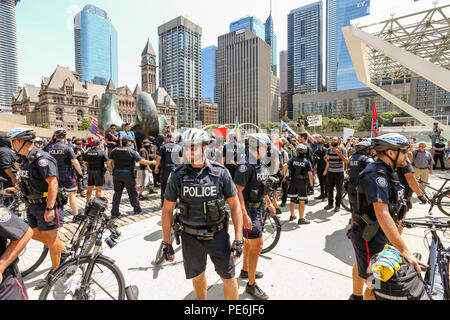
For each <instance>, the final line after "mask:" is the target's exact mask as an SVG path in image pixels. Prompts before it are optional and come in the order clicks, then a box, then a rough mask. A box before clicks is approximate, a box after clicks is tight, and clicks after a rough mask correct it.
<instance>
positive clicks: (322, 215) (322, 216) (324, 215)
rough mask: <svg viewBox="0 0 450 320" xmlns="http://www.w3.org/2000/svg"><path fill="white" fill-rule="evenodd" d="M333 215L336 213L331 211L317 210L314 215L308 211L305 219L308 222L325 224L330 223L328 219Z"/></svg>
mask: <svg viewBox="0 0 450 320" xmlns="http://www.w3.org/2000/svg"><path fill="white" fill-rule="evenodd" d="M341 210H342V209H341ZM335 214H336V212H334V211H333V210H329V211H326V210H319V211H316V212H314V213H313V212H312V211H309V212H307V213H306V214H305V218H306V219H308V220H310V221H314V222H315V223H325V222H329V221H331V219H330V218H331V217H332V216H334V215H335Z"/></svg>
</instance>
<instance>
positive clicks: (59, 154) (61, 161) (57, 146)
mask: <svg viewBox="0 0 450 320" xmlns="http://www.w3.org/2000/svg"><path fill="white" fill-rule="evenodd" d="M47 152H48V153H49V154H50V155H52V156H53V157H54V158H55V159H56V161H57V163H58V167H59V168H61V169H67V168H68V167H71V166H72V164H71V160H73V159H77V157H76V155H75V152H74V151H73V149H72V148H71V147H70V146H69V145H68V144H66V143H65V142H64V141H57V142H55V143H52V144H51V146H50V147H49V148H47Z"/></svg>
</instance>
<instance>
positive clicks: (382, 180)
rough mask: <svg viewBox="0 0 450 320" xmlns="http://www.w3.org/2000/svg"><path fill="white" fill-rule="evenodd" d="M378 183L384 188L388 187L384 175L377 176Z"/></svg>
mask: <svg viewBox="0 0 450 320" xmlns="http://www.w3.org/2000/svg"><path fill="white" fill-rule="evenodd" d="M377 185H379V186H380V187H382V188H386V187H387V181H386V178H383V177H379V178H377Z"/></svg>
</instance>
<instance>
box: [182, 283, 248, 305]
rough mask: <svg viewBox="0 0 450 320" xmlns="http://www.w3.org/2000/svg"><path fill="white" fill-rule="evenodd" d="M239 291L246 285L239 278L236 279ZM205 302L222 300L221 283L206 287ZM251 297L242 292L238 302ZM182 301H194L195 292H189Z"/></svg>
mask: <svg viewBox="0 0 450 320" xmlns="http://www.w3.org/2000/svg"><path fill="white" fill-rule="evenodd" d="M237 282H238V287H239V291H242V288H245V287H246V285H247V280H243V279H240V278H237ZM206 298H207V300H212V301H217V300H224V299H225V298H224V295H223V283H222V282H221V281H220V282H219V283H217V284H215V285H210V286H208V291H207V296H206ZM251 299H252V298H251V296H250V295H248V294H247V293H245V291H243V292H242V293H241V294H239V300H251ZM183 300H195V292H194V291H191V292H190V293H189V294H188V295H187V296H186V297H184V298H183Z"/></svg>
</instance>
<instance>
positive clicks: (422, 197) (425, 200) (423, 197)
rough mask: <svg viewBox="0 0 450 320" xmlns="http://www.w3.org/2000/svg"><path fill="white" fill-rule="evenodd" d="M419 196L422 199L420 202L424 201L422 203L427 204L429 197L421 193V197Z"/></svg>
mask: <svg viewBox="0 0 450 320" xmlns="http://www.w3.org/2000/svg"><path fill="white" fill-rule="evenodd" d="M418 198H419V200H420V202H422V204H426V203H427V202H428V201H427V198H425V196H424V195H421V196H420V197H418Z"/></svg>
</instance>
